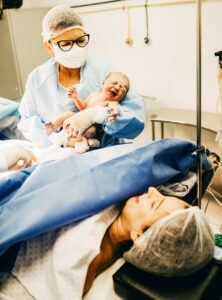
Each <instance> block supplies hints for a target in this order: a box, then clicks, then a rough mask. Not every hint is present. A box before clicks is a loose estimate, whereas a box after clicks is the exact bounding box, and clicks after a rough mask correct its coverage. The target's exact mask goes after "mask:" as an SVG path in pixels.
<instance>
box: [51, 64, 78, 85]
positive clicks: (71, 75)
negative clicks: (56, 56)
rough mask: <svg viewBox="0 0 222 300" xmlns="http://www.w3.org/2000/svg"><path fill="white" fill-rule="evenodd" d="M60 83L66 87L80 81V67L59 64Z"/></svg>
mask: <svg viewBox="0 0 222 300" xmlns="http://www.w3.org/2000/svg"><path fill="white" fill-rule="evenodd" d="M57 68H58V73H59V83H60V84H61V85H63V86H64V87H72V86H73V85H75V84H77V83H79V79H80V68H78V69H70V68H66V67H64V66H62V65H58V67H57Z"/></svg>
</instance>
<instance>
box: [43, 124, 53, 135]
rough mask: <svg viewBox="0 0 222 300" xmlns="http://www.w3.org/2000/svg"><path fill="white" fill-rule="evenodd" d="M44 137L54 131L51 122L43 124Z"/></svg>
mask: <svg viewBox="0 0 222 300" xmlns="http://www.w3.org/2000/svg"><path fill="white" fill-rule="evenodd" d="M44 128H45V133H46V135H50V134H51V133H53V132H54V131H55V128H54V124H53V122H52V121H49V122H47V123H45V125H44Z"/></svg>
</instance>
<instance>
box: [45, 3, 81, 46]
mask: <svg viewBox="0 0 222 300" xmlns="http://www.w3.org/2000/svg"><path fill="white" fill-rule="evenodd" d="M74 26H81V27H82V26H83V22H82V19H81V18H80V16H79V15H78V14H77V13H76V12H75V11H74V10H73V9H72V8H71V7H69V6H66V5H57V6H55V7H53V8H52V9H50V10H49V11H48V12H47V14H46V15H45V16H44V18H43V21H42V36H43V40H44V41H48V40H50V39H51V38H52V37H53V36H55V35H58V34H60V30H61V31H64V29H69V28H70V29H71V28H72V27H74Z"/></svg>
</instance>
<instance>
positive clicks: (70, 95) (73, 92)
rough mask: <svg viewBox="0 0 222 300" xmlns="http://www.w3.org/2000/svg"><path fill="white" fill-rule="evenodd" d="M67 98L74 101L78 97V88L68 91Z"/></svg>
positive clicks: (71, 88)
mask: <svg viewBox="0 0 222 300" xmlns="http://www.w3.org/2000/svg"><path fill="white" fill-rule="evenodd" d="M67 97H68V98H72V99H74V100H75V99H76V98H77V97H78V94H77V91H76V88H75V87H74V86H73V87H70V88H68V89H67Z"/></svg>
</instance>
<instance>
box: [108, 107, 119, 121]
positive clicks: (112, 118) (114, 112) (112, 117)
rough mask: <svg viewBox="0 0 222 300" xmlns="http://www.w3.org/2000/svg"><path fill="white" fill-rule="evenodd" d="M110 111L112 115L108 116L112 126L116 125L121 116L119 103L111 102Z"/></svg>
mask: <svg viewBox="0 0 222 300" xmlns="http://www.w3.org/2000/svg"><path fill="white" fill-rule="evenodd" d="M108 109H109V111H110V114H109V115H108V118H109V121H110V124H113V123H115V121H116V117H117V115H118V114H119V102H118V101H109V104H108Z"/></svg>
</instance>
